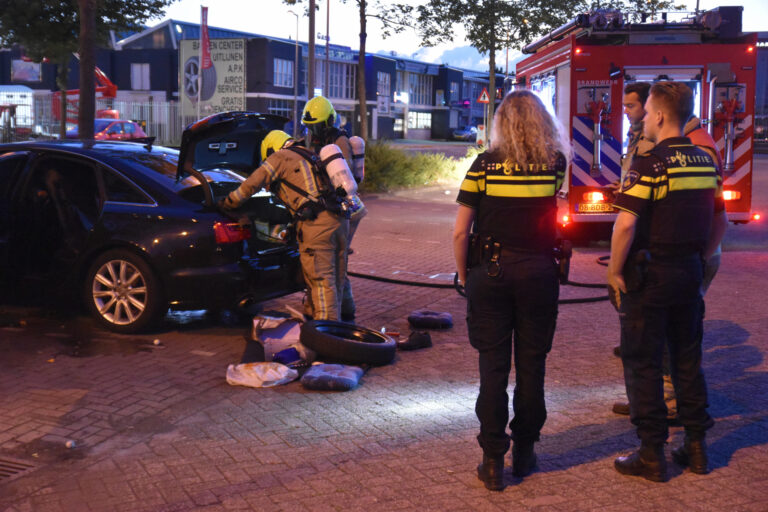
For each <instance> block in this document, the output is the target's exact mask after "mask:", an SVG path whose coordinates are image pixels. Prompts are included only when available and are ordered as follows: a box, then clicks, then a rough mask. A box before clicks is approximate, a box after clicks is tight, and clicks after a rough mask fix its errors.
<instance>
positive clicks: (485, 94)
mask: <svg viewBox="0 0 768 512" xmlns="http://www.w3.org/2000/svg"><path fill="white" fill-rule="evenodd" d="M477 102H478V103H490V102H491V99H490V98H489V97H488V89H486V88H485V87H483V92H481V93H480V97H479V98H477Z"/></svg>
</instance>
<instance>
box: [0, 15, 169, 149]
mask: <svg viewBox="0 0 768 512" xmlns="http://www.w3.org/2000/svg"><path fill="white" fill-rule="evenodd" d="M173 1H174V0H131V1H128V2H126V1H125V0H36V1H34V2H21V1H19V0H0V44H2V45H3V46H10V45H12V44H19V45H21V46H22V47H23V48H24V52H25V54H26V55H27V56H28V57H30V58H31V59H32V60H35V61H37V62H41V61H42V60H43V59H44V58H47V59H48V60H49V61H50V62H52V63H53V64H56V66H57V75H56V76H57V78H56V85H57V86H58V87H59V90H60V91H61V92H62V94H61V106H62V122H61V126H60V134H61V136H62V137H63V136H64V130H65V128H66V90H67V76H68V75H69V60H70V58H71V56H72V53H74V52H76V51H78V49H80V51H81V54H82V55H84V56H86V59H88V58H89V57H88V55H87V54H88V52H91V55H94V53H95V48H94V47H95V46H96V45H99V44H102V45H106V44H107V42H108V41H109V32H110V30H114V31H117V32H122V31H128V30H134V31H135V30H140V29H141V28H142V24H143V23H144V22H146V21H147V20H149V19H152V18H157V17H160V16H162V14H163V13H164V11H165V8H166V7H167V6H168V5H170V4H171V3H172V2H173ZM83 7H85V8H86V13H87V12H88V8H89V7H90V8H91V9H92V12H93V25H89V26H90V27H92V28H91V30H90V32H89V30H88V27H86V29H85V34H83V35H84V38H85V40H84V41H83V42H84V43H85V45H86V46H84V47H81V46H80V45H79V41H80V37H79V34H82V33H81V31H80V21H81V16H80V14H79V13H80V9H81V8H83ZM91 34H92V39H91ZM90 41H92V42H90ZM91 62H95V59H94V60H91ZM83 68H84V69H83ZM80 76H81V80H80V87H81V89H83V86H85V89H88V84H90V89H91V93H90V94H86V93H85V92H84V91H81V94H80V105H81V108H83V106H85V109H84V110H86V111H88V110H90V111H91V112H92V111H93V106H92V105H94V102H95V98H94V95H93V65H92V64H91V63H89V62H84V63H83V62H81V75H80ZM89 105H91V106H90V107H89ZM82 123H85V127H86V130H85V131H83V128H84V125H83V124H82ZM78 124H80V127H79V129H80V130H81V131H80V133H86V132H88V131H90V132H91V133H92V132H93V114H90V115H89V119H88V120H83V119H81V118H80V117H78ZM87 126H90V130H88V128H87Z"/></svg>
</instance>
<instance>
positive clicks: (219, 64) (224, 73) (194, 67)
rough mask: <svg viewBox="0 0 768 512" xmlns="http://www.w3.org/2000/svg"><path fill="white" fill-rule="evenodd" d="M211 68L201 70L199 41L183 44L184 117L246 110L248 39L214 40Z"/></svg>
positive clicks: (182, 97)
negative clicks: (246, 52)
mask: <svg viewBox="0 0 768 512" xmlns="http://www.w3.org/2000/svg"><path fill="white" fill-rule="evenodd" d="M210 42H211V65H210V67H208V68H202V67H201V62H202V61H201V59H200V41H199V40H197V39H185V40H183V41H181V44H180V52H181V54H180V57H181V58H180V59H179V67H180V69H179V84H180V85H181V89H182V94H181V105H182V113H183V115H184V116H197V113H198V105H197V103H198V98H199V100H200V110H199V112H200V116H201V117H205V116H207V115H210V114H214V113H216V112H225V111H228V110H245V39H211V40H210Z"/></svg>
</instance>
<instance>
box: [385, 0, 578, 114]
mask: <svg viewBox="0 0 768 512" xmlns="http://www.w3.org/2000/svg"><path fill="white" fill-rule="evenodd" d="M583 6H584V3H583V1H582V0H428V1H427V2H425V3H424V4H422V5H419V6H412V5H407V4H394V5H393V7H392V9H391V10H390V16H391V17H394V18H395V19H397V20H398V22H399V23H402V24H409V25H410V26H412V27H413V28H415V29H416V31H417V32H418V34H419V36H420V37H421V39H422V44H423V45H424V46H435V45H437V44H439V43H445V42H451V41H453V38H454V26H456V25H459V24H460V25H463V26H464V27H465V29H466V32H467V39H468V40H469V42H470V44H471V45H472V46H473V47H475V48H476V49H477V50H478V51H479V52H480V53H487V54H488V61H489V62H488V71H489V76H488V82H489V91H491V96H492V97H493V91H494V90H495V89H496V52H497V51H498V50H501V49H503V48H508V47H522V46H523V45H525V44H528V43H530V42H531V41H533V40H534V38H536V37H538V36H541V35H544V34H545V33H547V32H549V31H551V30H552V29H554V28H556V27H558V26H560V25H562V24H563V23H566V22H567V21H568V20H569V19H571V18H573V17H574V16H575V15H576V13H577V12H578V11H579V10H581V9H582V8H583ZM493 112H494V103H493V102H491V103H489V119H491V120H492V119H493Z"/></svg>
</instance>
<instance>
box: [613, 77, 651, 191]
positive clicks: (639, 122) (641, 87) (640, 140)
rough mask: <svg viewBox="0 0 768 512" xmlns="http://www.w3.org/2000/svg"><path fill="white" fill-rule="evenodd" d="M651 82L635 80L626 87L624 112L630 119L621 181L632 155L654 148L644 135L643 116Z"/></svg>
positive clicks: (622, 157)
mask: <svg viewBox="0 0 768 512" xmlns="http://www.w3.org/2000/svg"><path fill="white" fill-rule="evenodd" d="M650 88H651V84H649V83H648V82H633V83H631V84H629V85H627V86H626V87H624V97H623V98H622V100H621V103H622V105H624V114H625V115H626V116H627V120H628V121H629V123H630V124H629V131H628V132H627V137H628V139H629V142H628V144H627V152H626V153H625V154H623V155H621V181H624V176H625V175H626V174H627V171H628V170H629V163H630V162H631V161H632V157H633V156H635V155H638V154H643V153H647V152H648V151H650V150H651V149H653V142H651V141H649V140H648V139H646V138H645V136H643V117H644V116H645V108H644V107H645V101H646V100H647V99H648V91H649V90H650Z"/></svg>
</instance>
